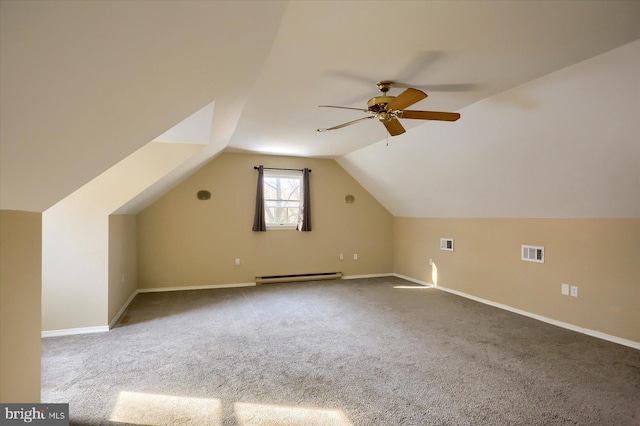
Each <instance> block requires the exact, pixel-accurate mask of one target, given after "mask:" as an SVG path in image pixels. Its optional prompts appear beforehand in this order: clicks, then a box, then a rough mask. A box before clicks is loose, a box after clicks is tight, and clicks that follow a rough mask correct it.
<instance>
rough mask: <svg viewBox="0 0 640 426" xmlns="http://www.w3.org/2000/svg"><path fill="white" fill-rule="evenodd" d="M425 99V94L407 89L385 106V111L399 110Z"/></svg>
mask: <svg viewBox="0 0 640 426" xmlns="http://www.w3.org/2000/svg"><path fill="white" fill-rule="evenodd" d="M426 97H427V94H426V93H424V92H422V91H420V90H417V89H411V88H409V89H407V90H405V91H404V92H402V93H400V94H399V95H398V97H397V98H395V99H393V100H392V101H391V102H389V103H388V104H387V110H394V111H396V110H400V109H405V108H406V107H408V106H411V105H413V104H415V103H416V102H419V101H421V100H423V99H424V98H426Z"/></svg>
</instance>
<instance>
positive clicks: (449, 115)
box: [398, 110, 460, 121]
mask: <svg viewBox="0 0 640 426" xmlns="http://www.w3.org/2000/svg"><path fill="white" fill-rule="evenodd" d="M398 117H400V118H409V119H413V120H439V121H456V120H457V119H459V118H460V114H458V113H457V112H439V111H411V110H404V111H400V112H398Z"/></svg>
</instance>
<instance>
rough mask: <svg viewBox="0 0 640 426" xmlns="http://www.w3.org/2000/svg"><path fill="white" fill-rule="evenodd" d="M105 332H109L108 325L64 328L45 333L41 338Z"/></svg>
mask: <svg viewBox="0 0 640 426" xmlns="http://www.w3.org/2000/svg"><path fill="white" fill-rule="evenodd" d="M105 331H109V326H108V325H98V326H95V327H79V328H64V329H60V330H48V331H43V332H42V334H41V337H57V336H71V335H73V334H90V333H104V332H105Z"/></svg>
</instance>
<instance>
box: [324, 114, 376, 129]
mask: <svg viewBox="0 0 640 426" xmlns="http://www.w3.org/2000/svg"><path fill="white" fill-rule="evenodd" d="M372 118H375V116H374V115H372V116H370V117H363V118H358V119H357V120H353V121H349V122H347V123H342V124H338V125H337V126H333V127H329V128H327V129H318V131H319V132H326V131H327V130H336V129H341V128H343V127H347V126H350V125H352V124H355V123H358V122H360V121H364V120H370V119H372Z"/></svg>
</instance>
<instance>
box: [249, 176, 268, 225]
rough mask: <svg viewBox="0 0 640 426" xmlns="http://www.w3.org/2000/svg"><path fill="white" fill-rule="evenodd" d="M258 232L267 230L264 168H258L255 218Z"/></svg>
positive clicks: (254, 223)
mask: <svg viewBox="0 0 640 426" xmlns="http://www.w3.org/2000/svg"><path fill="white" fill-rule="evenodd" d="M252 229H253V230H254V231H256V232H263V231H266V230H267V224H266V222H265V220H264V167H263V166H260V167H258V188H257V189H256V213H255V216H254V218H253V228H252Z"/></svg>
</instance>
